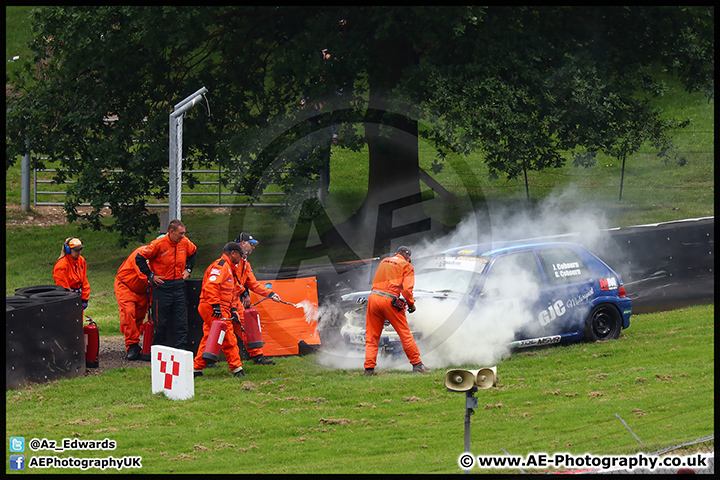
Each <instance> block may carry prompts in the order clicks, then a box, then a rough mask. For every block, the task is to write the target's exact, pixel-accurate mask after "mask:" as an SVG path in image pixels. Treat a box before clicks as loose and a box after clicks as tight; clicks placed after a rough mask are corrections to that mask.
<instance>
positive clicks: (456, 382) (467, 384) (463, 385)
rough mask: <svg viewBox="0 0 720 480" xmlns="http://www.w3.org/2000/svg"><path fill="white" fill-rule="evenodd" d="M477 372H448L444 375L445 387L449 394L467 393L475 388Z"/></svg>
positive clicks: (459, 370)
mask: <svg viewBox="0 0 720 480" xmlns="http://www.w3.org/2000/svg"><path fill="white" fill-rule="evenodd" d="M478 371H479V370H463V369H456V370H448V371H447V373H446V374H445V387H446V388H447V389H448V390H450V391H451V392H467V391H470V390H471V389H472V388H473V387H474V386H475V378H476V375H477V373H478Z"/></svg>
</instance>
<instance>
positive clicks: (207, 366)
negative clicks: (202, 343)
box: [205, 360, 219, 368]
mask: <svg viewBox="0 0 720 480" xmlns="http://www.w3.org/2000/svg"><path fill="white" fill-rule="evenodd" d="M205 368H219V367H218V366H217V363H215V362H208V361H207V360H206V365H205Z"/></svg>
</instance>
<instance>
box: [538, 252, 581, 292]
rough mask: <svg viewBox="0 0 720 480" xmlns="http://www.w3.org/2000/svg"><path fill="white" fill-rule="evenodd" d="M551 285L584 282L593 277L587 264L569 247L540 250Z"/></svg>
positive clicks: (541, 259) (539, 255) (539, 254)
mask: <svg viewBox="0 0 720 480" xmlns="http://www.w3.org/2000/svg"><path fill="white" fill-rule="evenodd" d="M537 254H538V257H540V262H541V263H542V265H543V268H545V273H546V274H547V279H548V283H549V284H550V285H551V286H554V285H565V284H568V283H575V282H582V281H585V280H589V279H590V278H591V276H590V271H589V270H588V268H587V265H585V263H584V262H583V261H582V260H580V258H579V257H578V256H577V254H576V253H575V252H573V251H572V250H570V249H569V248H551V249H547V250H538V251H537Z"/></svg>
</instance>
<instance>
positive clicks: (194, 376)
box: [193, 370, 205, 378]
mask: <svg viewBox="0 0 720 480" xmlns="http://www.w3.org/2000/svg"><path fill="white" fill-rule="evenodd" d="M204 376H205V375H204V374H203V372H202V370H195V371H194V372H193V378H198V377H204Z"/></svg>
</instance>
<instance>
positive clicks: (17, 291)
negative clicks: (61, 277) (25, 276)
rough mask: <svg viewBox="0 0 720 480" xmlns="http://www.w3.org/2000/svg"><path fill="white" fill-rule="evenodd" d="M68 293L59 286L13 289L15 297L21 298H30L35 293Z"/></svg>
mask: <svg viewBox="0 0 720 480" xmlns="http://www.w3.org/2000/svg"><path fill="white" fill-rule="evenodd" d="M58 290H60V291H64V292H69V291H70V290H69V289H67V288H65V287H62V286H60V285H54V284H53V285H33V286H31V287H20V288H16V289H15V295H20V296H23V297H30V296H32V295H35V294H36V293H44V292H54V291H58Z"/></svg>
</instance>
